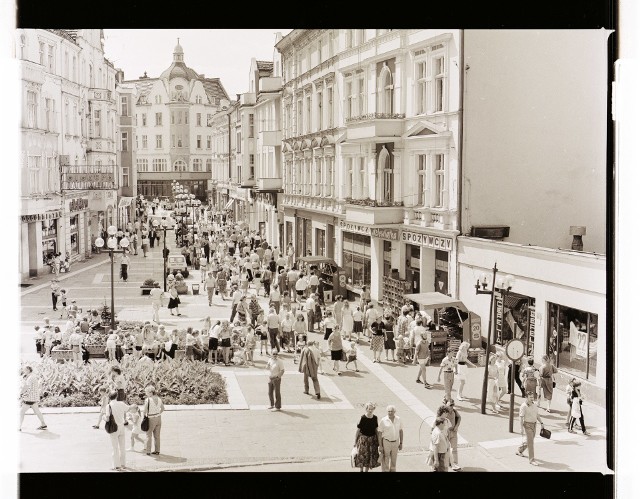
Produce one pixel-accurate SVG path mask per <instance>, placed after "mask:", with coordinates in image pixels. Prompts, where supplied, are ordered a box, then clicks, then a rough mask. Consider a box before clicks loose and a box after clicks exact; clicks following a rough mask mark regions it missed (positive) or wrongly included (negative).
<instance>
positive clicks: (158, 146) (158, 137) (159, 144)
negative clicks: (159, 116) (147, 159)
mask: <svg viewBox="0 0 640 499" xmlns="http://www.w3.org/2000/svg"><path fill="white" fill-rule="evenodd" d="M156 149H162V135H156Z"/></svg>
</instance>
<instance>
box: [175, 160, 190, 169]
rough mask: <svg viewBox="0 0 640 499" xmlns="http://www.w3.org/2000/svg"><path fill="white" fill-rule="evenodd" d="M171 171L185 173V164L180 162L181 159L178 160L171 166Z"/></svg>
mask: <svg viewBox="0 0 640 499" xmlns="http://www.w3.org/2000/svg"><path fill="white" fill-rule="evenodd" d="M173 169H174V170H175V171H177V172H186V171H187V164H186V163H185V162H184V161H182V160H181V159H179V160H178V161H176V162H175V163H174V164H173Z"/></svg>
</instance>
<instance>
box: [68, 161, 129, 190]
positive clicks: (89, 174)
mask: <svg viewBox="0 0 640 499" xmlns="http://www.w3.org/2000/svg"><path fill="white" fill-rule="evenodd" d="M117 168H118V167H117V166H116V165H61V169H62V190H63V191H75V190H87V189H89V190H111V189H116V188H117V187H118V186H117V182H116V178H117V177H116V171H117Z"/></svg>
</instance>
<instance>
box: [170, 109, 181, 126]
mask: <svg viewBox="0 0 640 499" xmlns="http://www.w3.org/2000/svg"><path fill="white" fill-rule="evenodd" d="M175 114H176V115H177V117H178V121H177V123H178V125H182V111H176V113H175ZM172 123H173V122H172Z"/></svg>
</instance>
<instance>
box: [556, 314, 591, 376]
mask: <svg viewBox="0 0 640 499" xmlns="http://www.w3.org/2000/svg"><path fill="white" fill-rule="evenodd" d="M547 353H548V355H549V357H550V358H551V359H552V361H553V362H554V363H555V365H556V366H557V367H558V369H561V370H563V371H567V372H569V373H571V374H573V375H575V376H576V377H580V378H583V379H588V380H590V381H595V379H596V368H597V362H598V316H597V314H592V313H589V312H584V311H582V310H577V309H574V308H569V307H565V306H563V305H557V304H555V303H550V304H549V323H548V327H547Z"/></svg>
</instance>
